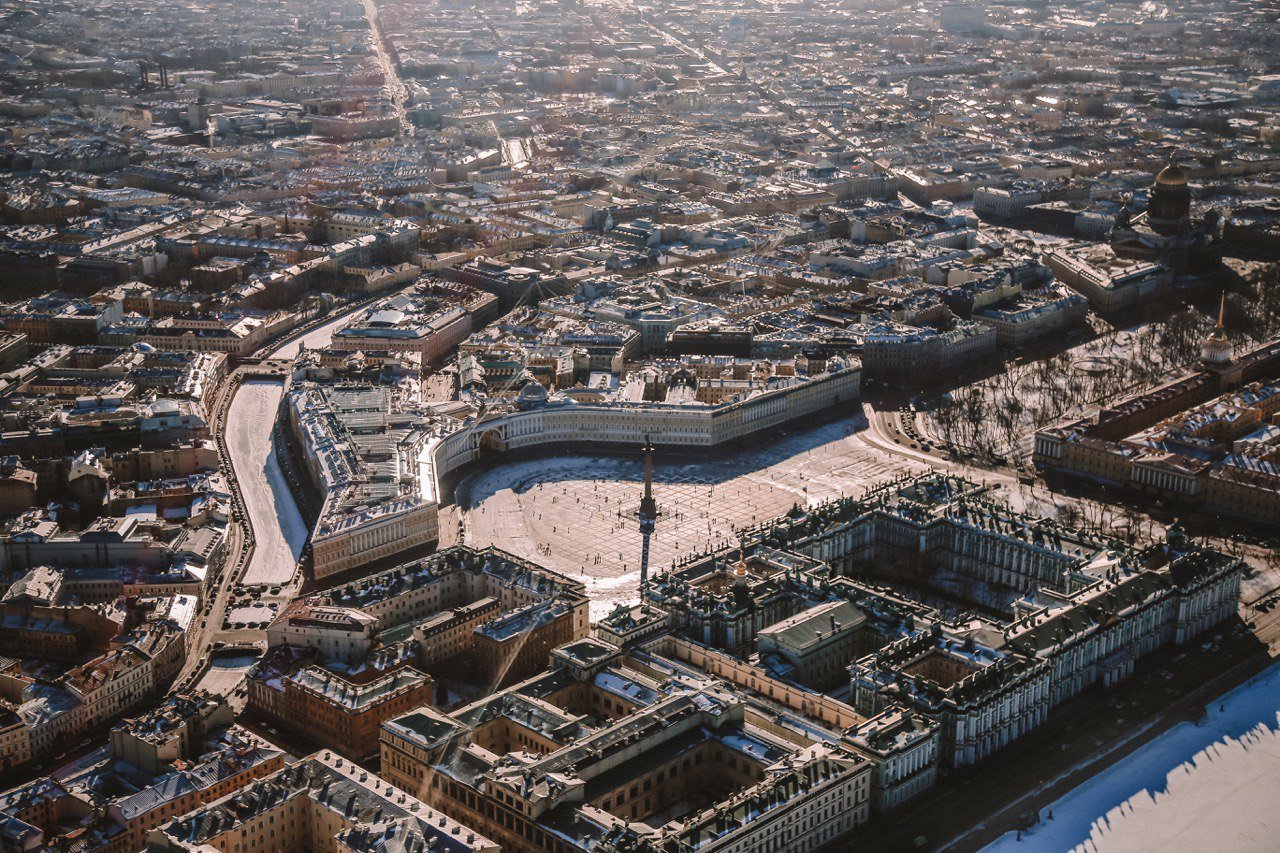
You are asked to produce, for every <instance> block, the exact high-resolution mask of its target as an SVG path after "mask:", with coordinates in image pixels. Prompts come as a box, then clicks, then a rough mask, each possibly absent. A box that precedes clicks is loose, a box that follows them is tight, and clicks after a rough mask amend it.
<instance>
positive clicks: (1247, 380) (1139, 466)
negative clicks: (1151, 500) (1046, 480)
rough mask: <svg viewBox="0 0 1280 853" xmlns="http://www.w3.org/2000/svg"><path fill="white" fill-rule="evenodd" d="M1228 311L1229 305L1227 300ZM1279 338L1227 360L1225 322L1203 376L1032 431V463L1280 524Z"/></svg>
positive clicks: (1207, 353)
mask: <svg viewBox="0 0 1280 853" xmlns="http://www.w3.org/2000/svg"><path fill="white" fill-rule="evenodd" d="M1224 306H1225V298H1224ZM1278 364H1280V344H1278V343H1277V342H1275V341H1272V342H1271V343H1268V344H1264V345H1262V346H1259V347H1256V348H1254V349H1253V350H1251V351H1249V352H1245V353H1241V354H1240V355H1238V356H1233V354H1232V348H1231V344H1230V342H1229V341H1228V340H1227V338H1226V334H1225V331H1224V330H1223V328H1222V325H1221V320H1220V321H1219V326H1218V327H1217V328H1215V330H1214V331H1213V332H1212V333H1211V334H1210V335H1209V338H1208V339H1207V340H1206V341H1205V344H1204V347H1203V353H1202V359H1201V369H1200V370H1198V371H1196V372H1193V373H1189V374H1186V375H1184V376H1181V377H1178V378H1176V379H1173V380H1171V381H1169V382H1167V383H1165V384H1163V385H1161V386H1160V387H1158V388H1154V389H1152V390H1150V391H1145V392H1142V393H1139V394H1136V395H1133V396H1131V397H1128V398H1125V399H1123V400H1119V401H1117V402H1115V403H1111V404H1109V405H1106V406H1104V407H1103V408H1102V409H1100V410H1099V411H1098V412H1097V413H1096V414H1094V415H1090V416H1089V417H1086V418H1080V419H1076V420H1074V421H1071V422H1069V423H1064V424H1060V425H1057V426H1053V427H1049V428H1047V429H1042V430H1040V431H1039V432H1038V433H1036V442H1035V453H1034V456H1033V457H1032V458H1033V460H1034V461H1035V464H1036V465H1037V466H1039V467H1040V468H1042V469H1043V470H1046V471H1051V472H1055V473H1061V474H1067V475H1070V476H1077V477H1083V478H1086V479H1089V480H1093V481H1097V482H1102V483H1107V484H1110V485H1115V486H1120V487H1123V488H1126V489H1131V490H1133V491H1135V492H1138V493H1143V494H1147V495H1151V496H1154V497H1157V498H1159V499H1161V500H1168V501H1172V502H1175V503H1176V504H1178V505H1180V506H1187V507H1197V508H1202V509H1204V510H1207V511H1210V512H1215V513H1223V514H1226V515H1231V516H1236V517H1240V518H1247V519H1253V520H1257V521H1263V522H1273V521H1275V520H1276V519H1278V518H1280V468H1278V467H1277V456H1278V452H1277V445H1278V444H1280V431H1277V430H1276V428H1275V426H1274V421H1275V413H1276V412H1277V411H1280V386H1277V382H1276V369H1277V365H1278Z"/></svg>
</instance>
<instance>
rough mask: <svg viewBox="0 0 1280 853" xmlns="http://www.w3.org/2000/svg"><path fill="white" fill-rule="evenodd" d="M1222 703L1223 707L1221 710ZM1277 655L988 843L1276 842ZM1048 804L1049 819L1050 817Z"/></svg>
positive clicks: (1136, 846) (1001, 850)
mask: <svg viewBox="0 0 1280 853" xmlns="http://www.w3.org/2000/svg"><path fill="white" fill-rule="evenodd" d="M1219 708H1221V710H1219ZM1277 801H1280V664H1275V665H1272V666H1271V668H1270V669H1268V670H1266V671H1265V672H1263V673H1262V674H1260V675H1259V676H1257V677H1256V678H1255V679H1254V680H1253V681H1251V682H1249V683H1247V684H1244V685H1242V686H1240V687H1238V688H1236V689H1235V690H1233V691H1232V692H1231V693H1228V694H1227V695H1226V696H1225V697H1223V698H1222V699H1221V700H1220V701H1219V702H1215V703H1213V704H1212V705H1211V706H1210V710H1209V713H1208V715H1207V717H1206V719H1205V720H1204V721H1202V723H1201V724H1200V725H1196V724H1194V723H1181V724H1179V725H1178V726H1175V727H1174V728H1172V729H1170V730H1169V731H1167V732H1165V733H1164V734H1163V735H1161V736H1159V737H1158V738H1156V739H1155V740H1154V741H1152V742H1151V743H1149V744H1147V745H1146V746H1144V747H1142V748H1141V749H1139V750H1137V751H1136V752H1133V753H1131V754H1130V755H1128V756H1127V757H1125V758H1124V759H1123V760H1121V761H1119V762H1117V763H1116V764H1114V765H1112V766H1111V767H1109V768H1107V769H1106V770H1104V771H1103V772H1102V773H1100V774H1098V775H1097V776H1095V777H1093V778H1092V779H1090V780H1089V781H1088V782H1085V783H1084V784H1082V785H1080V786H1079V787H1077V788H1076V789H1074V790H1073V791H1071V792H1070V793H1068V794H1066V795H1065V796H1063V797H1062V798H1061V799H1059V800H1057V801H1056V802H1054V803H1053V805H1052V806H1049V807H1048V808H1047V809H1045V810H1044V811H1042V812H1041V814H1040V817H1041V823H1040V824H1039V825H1038V826H1036V827H1035V828H1034V829H1033V830H1031V831H1030V832H1023V833H1022V840H1021V841H1019V840H1017V835H1016V834H1015V833H1009V834H1007V835H1005V836H1002V837H1001V838H1000V839H999V840H997V841H996V842H995V843H994V844H991V845H990V846H988V847H987V848H986V853H1015V851H1041V850H1073V851H1086V853H1089V852H1090V851H1097V853H1111V851H1126V853H1127V851H1147V850H1230V851H1233V853H1241V851H1263V850H1266V851H1271V850H1275V849H1277V846H1278V845H1277V841H1276V839H1277V837H1278V834H1280V814H1277V812H1276V811H1274V809H1275V803H1276V802H1277ZM1050 811H1052V813H1053V819H1052V820H1047V819H1046V818H1047V816H1048V814H1049V812H1050Z"/></svg>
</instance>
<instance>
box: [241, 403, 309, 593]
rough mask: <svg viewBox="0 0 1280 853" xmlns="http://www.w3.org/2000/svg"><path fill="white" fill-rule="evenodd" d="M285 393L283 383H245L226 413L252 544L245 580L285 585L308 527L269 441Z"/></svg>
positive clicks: (255, 582) (295, 562)
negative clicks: (277, 410)
mask: <svg viewBox="0 0 1280 853" xmlns="http://www.w3.org/2000/svg"><path fill="white" fill-rule="evenodd" d="M283 395H284V386H283V385H282V384H280V383H279V382H245V383H244V384H242V385H241V386H240V389H239V390H238V391H236V396H235V398H234V399H233V400H232V401H231V408H230V409H229V410H228V412H227V450H228V451H229V452H230V454H231V466H232V468H233V469H234V470H235V475H236V480H237V481H238V482H239V484H240V494H241V495H242V496H243V498H244V503H245V509H246V511H247V512H248V514H249V523H250V524H251V525H252V526H253V538H254V543H255V546H254V550H253V556H252V557H251V558H250V560H249V567H248V569H247V570H246V571H245V576H244V580H243V583H245V584H259V583H261V584H284V583H288V582H289V579H290V578H292V577H293V572H294V569H295V568H296V567H297V565H298V555H299V554H301V553H302V546H303V545H304V544H305V543H306V541H307V526H306V524H305V523H303V520H302V516H301V514H300V513H299V512H298V506H297V504H296V503H295V502H294V498H293V495H292V494H291V493H290V491H289V485H288V483H287V482H286V481H285V478H284V474H283V473H282V472H281V471H280V464H279V462H278V461H277V460H276V454H275V445H274V443H273V442H272V441H271V427H272V424H274V423H275V417H276V408H277V407H278V406H279V405H280V398H281V397H282V396H283Z"/></svg>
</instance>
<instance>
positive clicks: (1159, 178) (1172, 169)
mask: <svg viewBox="0 0 1280 853" xmlns="http://www.w3.org/2000/svg"><path fill="white" fill-rule="evenodd" d="M1188 179H1189V176H1188V175H1187V170H1186V169H1184V168H1182V167H1181V166H1179V165H1178V164H1177V163H1170V164H1169V165H1168V166H1165V167H1164V168H1163V169H1161V170H1160V174H1158V175H1156V184H1158V185H1159V186H1163V187H1185V186H1186V185H1187V181H1188Z"/></svg>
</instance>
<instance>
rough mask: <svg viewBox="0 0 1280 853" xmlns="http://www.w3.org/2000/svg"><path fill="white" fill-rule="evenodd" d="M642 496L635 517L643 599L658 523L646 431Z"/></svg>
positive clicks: (650, 444)
mask: <svg viewBox="0 0 1280 853" xmlns="http://www.w3.org/2000/svg"><path fill="white" fill-rule="evenodd" d="M643 452H644V497H642V498H641V499H640V509H638V510H636V517H637V518H639V519H640V536H641V537H642V541H643V544H642V545H641V548H640V596H641V601H643V600H644V589H645V587H646V586H648V584H649V537H650V536H652V535H653V531H654V528H655V527H657V524H658V503H657V501H655V500H654V499H653V442H651V441H650V440H649V435H648V434H647V433H646V434H645V437H644V448H643Z"/></svg>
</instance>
